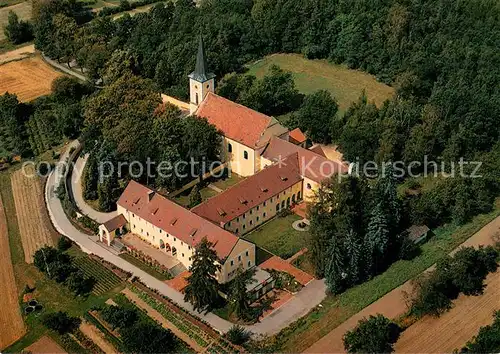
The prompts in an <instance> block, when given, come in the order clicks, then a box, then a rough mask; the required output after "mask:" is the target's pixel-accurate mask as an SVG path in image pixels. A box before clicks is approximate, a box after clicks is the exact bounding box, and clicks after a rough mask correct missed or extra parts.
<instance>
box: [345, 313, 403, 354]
mask: <svg viewBox="0 0 500 354" xmlns="http://www.w3.org/2000/svg"><path fill="white" fill-rule="evenodd" d="M400 333H401V329H400V328H399V326H398V325H396V324H395V323H394V322H392V321H391V320H389V319H388V318H386V317H384V316H382V315H380V314H379V315H377V316H370V318H368V319H366V318H365V319H362V320H361V321H359V322H358V325H357V327H356V328H354V329H353V330H352V331H348V332H347V333H346V334H345V335H344V348H345V350H347V352H348V353H391V352H392V351H393V348H392V345H393V344H394V343H396V341H397V340H398V338H399V334H400Z"/></svg>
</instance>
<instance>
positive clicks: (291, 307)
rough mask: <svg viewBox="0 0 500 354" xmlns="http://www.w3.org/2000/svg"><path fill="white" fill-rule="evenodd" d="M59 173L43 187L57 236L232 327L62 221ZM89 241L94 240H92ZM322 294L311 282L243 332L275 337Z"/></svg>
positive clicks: (219, 325)
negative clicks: (57, 189) (58, 192)
mask: <svg viewBox="0 0 500 354" xmlns="http://www.w3.org/2000/svg"><path fill="white" fill-rule="evenodd" d="M77 144H78V142H77V141H74V142H73V143H72V144H71V145H70V146H69V147H68V149H66V152H65V153H64V154H62V156H61V158H60V161H66V159H67V158H68V152H69V150H70V149H71V147H73V146H77ZM61 169H62V168H61V166H58V167H57V171H52V173H51V174H50V176H49V178H48V179H47V184H46V186H45V201H46V203H47V209H48V212H49V215H50V219H51V220H52V223H53V224H54V226H55V228H56V230H57V231H58V232H59V233H61V234H63V235H65V236H67V237H69V238H70V239H71V240H73V241H74V242H75V243H77V244H78V245H79V246H80V248H81V249H82V250H83V251H84V252H86V253H92V254H95V255H97V256H99V257H102V258H103V259H105V260H107V261H108V262H110V263H112V264H114V265H115V266H117V267H119V268H121V269H123V270H125V271H127V272H130V273H132V274H133V275H134V276H137V277H139V278H140V279H141V280H142V282H143V283H144V284H146V285H147V286H148V287H149V288H151V289H157V290H158V291H159V293H161V294H162V295H165V296H167V297H168V298H170V299H171V300H172V301H174V302H175V303H176V304H177V305H178V306H180V307H182V308H184V309H185V310H187V311H189V312H190V313H192V314H193V315H195V316H197V317H198V318H200V319H202V320H203V321H206V322H207V323H209V324H210V326H212V327H213V328H214V329H216V330H218V331H219V332H227V331H228V330H229V329H230V328H231V327H232V326H233V324H232V323H231V322H229V321H226V320H224V319H222V318H220V317H218V316H216V315H214V314H213V313H208V314H206V315H205V314H200V313H198V312H196V311H194V310H193V307H192V305H191V304H190V303H188V302H185V301H184V295H183V294H181V293H180V292H178V291H176V290H175V289H173V288H171V287H170V286H168V285H167V284H165V283H164V282H162V281H160V280H158V279H156V278H155V277H153V276H151V275H149V274H147V273H146V272H144V271H142V270H141V269H139V268H137V267H135V266H134V265H132V264H130V263H129V262H127V261H126V260H124V259H122V258H120V257H118V256H117V255H116V254H114V253H113V252H111V251H110V250H108V249H106V248H105V247H103V246H102V245H101V244H100V243H98V242H95V241H94V240H92V239H91V237H89V236H88V235H86V234H84V233H82V232H80V231H79V230H78V229H76V228H75V227H74V226H73V224H72V223H71V222H70V221H69V220H68V218H67V217H66V214H65V213H64V210H63V208H62V205H61V201H60V200H59V199H58V198H57V196H56V194H55V189H56V186H58V185H59V182H60V180H61V178H62V175H61V173H60V170H61ZM74 194H77V193H74ZM93 238H94V239H95V236H94V237H93ZM325 291H326V286H325V283H324V281H322V280H313V281H311V282H310V283H309V284H308V285H307V286H306V287H304V288H303V289H302V291H300V292H299V293H298V294H297V295H296V296H295V297H294V298H293V299H292V300H291V301H289V302H287V303H286V304H285V305H283V306H282V307H281V308H279V309H278V310H277V311H275V312H274V313H273V314H272V315H270V316H268V317H266V318H264V319H263V320H262V321H261V322H259V323H256V324H254V325H251V326H246V329H247V330H250V331H251V332H253V333H254V334H257V335H259V334H261V335H266V334H267V335H272V334H275V333H278V332H279V331H280V330H282V329H283V328H285V327H287V326H288V325H290V324H291V323H293V322H295V321H296V320H297V319H298V318H300V317H302V316H304V315H305V314H307V313H308V312H309V311H310V310H311V309H313V308H314V307H315V306H317V305H318V304H319V303H320V302H321V301H322V300H323V299H324V298H325V296H326V293H325Z"/></svg>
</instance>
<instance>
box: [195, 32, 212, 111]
mask: <svg viewBox="0 0 500 354" xmlns="http://www.w3.org/2000/svg"><path fill="white" fill-rule="evenodd" d="M207 71H208V68H207V62H206V60H205V48H204V47H203V38H202V37H201V36H200V41H199V44H198V54H197V56H196V67H195V69H194V71H193V72H192V73H191V74H189V106H190V109H189V110H190V113H191V114H193V113H194V112H196V110H197V109H198V106H199V104H200V103H201V102H202V101H203V100H204V99H205V96H206V95H207V93H209V92H214V91H215V75H214V74H213V73H208V72H207Z"/></svg>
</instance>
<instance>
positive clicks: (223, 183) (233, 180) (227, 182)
mask: <svg viewBox="0 0 500 354" xmlns="http://www.w3.org/2000/svg"><path fill="white" fill-rule="evenodd" d="M244 179H245V177H241V176H239V175H237V174H236V173H231V176H229V177H225V178H220V179H218V180H216V181H214V182H212V184H213V185H214V186H216V187H217V188H220V189H222V190H226V189H228V188H230V187H232V186H234V185H235V184H238V183H240V182H241V181H243V180H244Z"/></svg>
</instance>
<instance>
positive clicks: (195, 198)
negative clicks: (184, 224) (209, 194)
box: [189, 185, 203, 208]
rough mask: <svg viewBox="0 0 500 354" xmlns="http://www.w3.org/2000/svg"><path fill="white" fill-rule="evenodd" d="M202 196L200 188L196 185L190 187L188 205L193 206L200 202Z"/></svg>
mask: <svg viewBox="0 0 500 354" xmlns="http://www.w3.org/2000/svg"><path fill="white" fill-rule="evenodd" d="M202 200H203V199H202V197H201V193H200V188H199V187H198V185H195V186H194V187H193V189H191V192H189V207H190V208H194V207H195V206H197V205H198V204H200V203H201V202H202Z"/></svg>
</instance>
